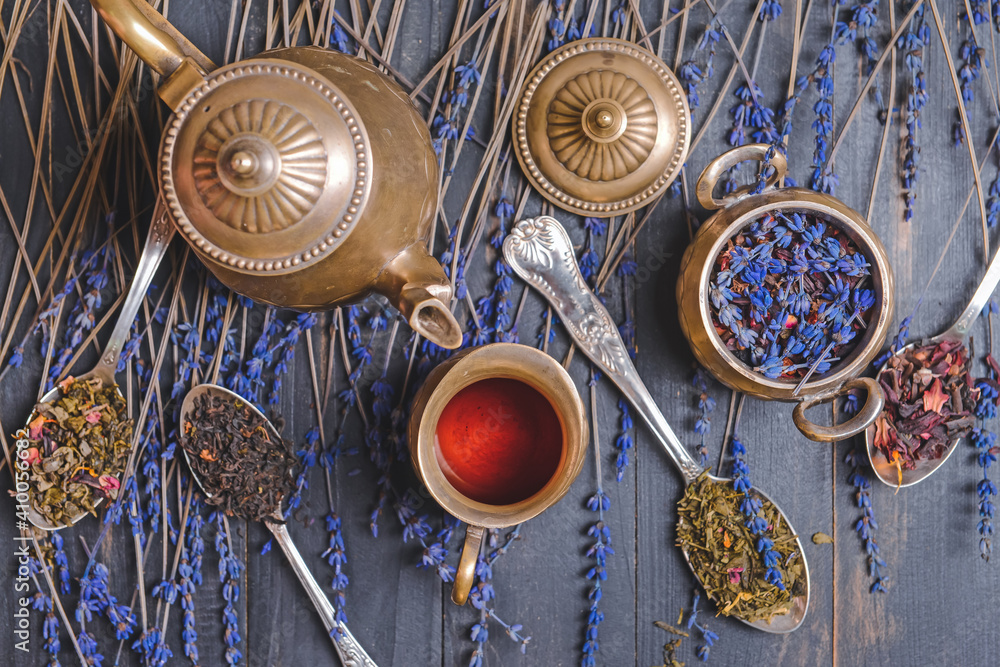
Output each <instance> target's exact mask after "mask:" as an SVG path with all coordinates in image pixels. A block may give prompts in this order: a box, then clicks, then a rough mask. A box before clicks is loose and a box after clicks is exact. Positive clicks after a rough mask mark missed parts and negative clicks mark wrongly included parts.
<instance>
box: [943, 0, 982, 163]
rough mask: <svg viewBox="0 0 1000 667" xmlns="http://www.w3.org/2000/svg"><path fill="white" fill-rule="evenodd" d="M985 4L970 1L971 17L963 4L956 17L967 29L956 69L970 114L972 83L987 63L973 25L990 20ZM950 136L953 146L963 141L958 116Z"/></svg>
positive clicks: (972, 97)
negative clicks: (959, 62)
mask: <svg viewBox="0 0 1000 667" xmlns="http://www.w3.org/2000/svg"><path fill="white" fill-rule="evenodd" d="M985 4H986V3H984V2H970V4H969V7H970V8H971V10H972V17H971V19H970V17H969V14H968V12H966V10H965V7H964V6H963V7H961V8H960V9H959V12H958V19H959V21H961V22H964V23H965V27H966V31H967V32H966V39H965V41H963V42H962V45H961V46H960V47H959V51H958V55H959V58H960V59H961V61H962V66H961V67H960V68H959V69H958V78H959V80H960V82H961V86H960V87H961V92H962V101H963V102H964V103H965V105H966V113H967V114H971V112H972V108H971V107H970V106H969V105H970V104H971V103H972V101H973V100H974V99H975V97H976V94H975V90H974V88H973V85H974V84H975V82H976V80H977V79H979V76H980V74H981V72H982V70H983V68H984V67H985V66H986V65H987V63H986V49H985V48H983V47H982V46H980V45H979V43H978V40H977V39H976V30H975V26H977V25H981V24H983V23H986V22H987V21H989V20H990V19H989V13H988V10H987V9H986V8H985V7H984V6H983V5H985ZM952 137H953V139H954V145H955V146H959V145H961V144H962V142H963V141H965V129H964V128H963V127H962V121H961V119H960V118H956V119H955V123H954V125H953V126H952Z"/></svg>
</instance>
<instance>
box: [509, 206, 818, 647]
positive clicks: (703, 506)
mask: <svg viewBox="0 0 1000 667" xmlns="http://www.w3.org/2000/svg"><path fill="white" fill-rule="evenodd" d="M503 253H504V258H506V260H507V263H508V264H510V265H511V267H513V269H514V271H515V272H516V273H517V274H518V275H519V276H520V277H521V278H523V279H524V280H525V281H526V282H527V283H528V284H529V285H531V286H532V287H534V288H535V289H537V290H538V291H539V292H541V293H542V295H543V296H545V298H546V299H548V301H549V303H550V304H551V305H552V308H553V309H554V310H555V311H556V314H557V315H558V316H559V319H560V320H561V321H562V323H563V324H564V325H565V326H566V330H567V331H568V332H569V335H570V336H571V337H572V339H573V341H574V342H575V343H576V345H577V347H579V349H580V350H581V351H582V352H583V353H584V354H585V355H587V356H588V357H589V358H590V360H591V361H592V362H593V363H594V364H595V365H596V366H597V367H598V368H600V369H601V370H602V371H603V372H604V374H605V375H607V377H608V378H610V379H611V381H613V382H614V383H615V384H616V385H618V387H619V389H621V391H622V393H623V394H624V395H625V397H626V398H627V399H628V400H629V401H630V402H631V403H632V404H633V405H634V406H635V408H636V410H638V412H639V415H640V416H641V417H642V419H643V421H644V422H645V423H646V425H647V426H648V427H649V430H650V431H651V432H652V433H653V435H654V436H656V438H657V440H659V442H660V444H661V445H662V446H663V448H664V449H665V450H666V452H667V454H668V455H669V457H670V460H671V461H673V463H674V465H675V466H677V469H678V470H680V472H681V474H682V475H683V476H684V481H685V486H686V488H685V491H684V497H683V498H682V499H681V501H680V502H679V503H678V505H677V511H678V526H677V533H678V543H679V546H680V547H681V550H682V552H683V554H684V559H685V560H686V561H687V563H688V566H689V567H690V568H691V570H692V572H694V575H695V577H696V578H697V579H698V581H699V583H701V585H702V587H703V588H704V589H705V591H706V592H707V593H708V595H709V597H711V598H712V600H713V601H714V602H715V604H716V607H717V608H718V610H719V612H720V613H721V614H724V615H727V616H734V617H735V618H738V619H739V620H741V621H743V622H744V623H747V624H748V625H750V626H752V627H754V628H757V629H759V630H763V631H765V632H774V633H785V632H791V631H793V630H795V629H796V628H798V627H799V626H800V625H801V624H802V621H803V619H804V618H805V616H806V611H807V609H808V607H809V568H808V565H807V564H806V558H805V553H804V552H803V549H802V543H801V542H800V541H799V539H798V537H797V536H796V534H795V530H794V529H793V528H792V526H791V523H790V522H789V521H788V517H787V516H785V514H784V512H782V511H781V509H780V508H779V507H778V506H777V505H776V504H774V503H773V502H772V501H771V500H770V499H769V498H768V497H767V496H765V495H764V494H763V493H761V492H760V491H758V490H756V489H748V488H741V489H734V486H733V480H728V479H723V478H721V477H716V476H714V475H710V474H708V472H707V471H704V470H702V468H701V466H699V465H698V462H697V461H695V460H694V458H692V457H691V455H690V454H689V453H688V451H687V449H686V448H685V447H684V445H683V444H682V443H681V441H680V440H679V439H678V438H677V436H676V435H675V434H674V432H673V430H672V429H671V428H670V425H669V424H668V423H667V420H666V419H664V417H663V414H662V413H661V412H660V409H659V408H658V407H657V406H656V403H655V401H654V400H653V397H652V396H651V395H650V393H649V391H648V390H647V389H646V387H645V385H644V384H643V382H642V379H641V378H640V377H639V373H638V372H637V371H636V369H635V366H634V365H633V364H632V360H631V359H630V358H629V354H628V350H627V349H626V347H625V343H624V342H623V341H622V339H621V335H620V334H619V332H618V328H617V327H616V326H615V323H614V320H612V318H611V315H610V314H609V313H608V311H607V309H606V308H605V307H604V305H603V304H602V303H601V302H600V300H599V299H598V298H597V296H596V295H595V294H594V293H593V292H592V291H591V290H590V288H589V287H588V286H587V283H586V282H585V281H584V279H583V276H582V275H581V274H580V268H579V266H578V265H577V262H576V258H575V256H574V253H573V245H572V242H571V241H570V238H569V235H568V234H567V233H566V230H565V229H563V227H562V225H560V224H559V222H558V221H556V220H555V219H554V218H551V217H548V216H542V217H538V218H533V219H528V220H522V221H520V222H518V223H517V224H516V225H515V226H514V228H513V229H512V230H511V232H510V234H509V235H508V236H507V239H506V240H505V241H504V244H503ZM744 492H745V493H744ZM758 552H760V553H758Z"/></svg>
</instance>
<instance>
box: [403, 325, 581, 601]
mask: <svg viewBox="0 0 1000 667" xmlns="http://www.w3.org/2000/svg"><path fill="white" fill-rule="evenodd" d="M588 437H589V436H588V429H587V420H586V415H585V413H584V409H583V401H582V400H581V399H580V394H579V392H578V391H577V389H576V385H575V384H574V383H573V380H572V379H571V378H570V376H569V374H568V373H567V372H566V370H565V369H564V368H563V367H562V366H561V365H559V363H558V362H556V361H555V360H554V359H553V358H552V357H550V356H548V355H547V354H545V353H543V352H541V351H539V350H536V349H535V348H533V347H528V346H525V345H516V344H512V343H494V344H492V345H486V346H483V347H479V348H475V349H472V350H468V351H465V352H462V353H459V354H457V355H455V356H453V357H451V358H450V359H448V360H447V361H446V362H444V363H443V364H441V365H440V366H438V367H437V368H435V369H434V370H433V371H431V373H430V375H429V376H428V378H427V381H426V382H425V383H424V385H423V387H421V389H420V391H419V392H418V393H417V396H416V398H415V399H414V403H413V410H412V412H411V415H410V423H409V446H410V453H411V458H412V460H413V465H414V467H415V468H416V470H417V474H418V475H420V478H421V479H422V480H423V482H424V484H425V485H426V486H427V489H428V491H429V492H430V494H431V496H432V497H433V498H434V499H435V500H436V501H437V502H438V503H439V504H440V505H441V507H443V508H444V509H445V510H446V511H448V512H449V513H451V514H452V515H453V516H455V517H457V518H459V519H461V520H462V521H465V522H466V523H467V524H469V526H468V530H467V532H466V537H465V546H464V548H463V550H462V557H461V559H460V561H459V565H458V570H457V572H456V575H455V585H454V588H453V589H452V600H453V601H454V602H455V603H456V604H465V601H466V600H467V599H468V596H469V591H470V590H471V589H472V582H473V575H474V572H475V565H476V560H477V557H478V555H479V551H480V548H481V546H482V540H483V533H484V530H485V529H486V528H505V527H508V526H513V525H516V524H519V523H522V522H524V521H527V520H528V519H531V518H533V517H535V516H537V515H538V514H540V513H541V512H543V511H545V510H546V509H548V508H549V507H551V506H552V505H554V504H555V503H556V502H557V501H559V499H560V498H562V497H563V496H564V495H566V492H567V491H569V488H570V486H571V485H572V483H573V481H574V480H575V479H576V477H577V475H579V473H580V469H581V468H582V467H583V460H584V456H585V454H586V450H587V441H588Z"/></svg>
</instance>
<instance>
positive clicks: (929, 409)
mask: <svg viewBox="0 0 1000 667" xmlns="http://www.w3.org/2000/svg"><path fill="white" fill-rule="evenodd" d="M998 284H1000V250H998V251H997V252H996V254H994V255H993V259H992V260H991V261H990V265H989V267H987V269H986V275H984V276H983V279H982V281H981V282H980V283H979V286H978V287H977V288H976V291H975V293H974V294H973V295H972V299H971V300H970V301H969V305H968V306H966V307H965V310H963V311H962V314H961V315H959V316H958V319H957V320H955V323H954V324H952V325H951V326H950V327H948V328H947V329H946V330H945V331H943V332H942V333H939V334H938V335H937V336H934V337H933V338H930V339H928V340H925V341H922V342H920V343H919V344H918V343H911V344H910V345H907V346H905V347H903V348H902V349H900V350H899V351H898V352H896V353H895V354H893V355H892V356H890V357H889V359H888V360H887V361H886V362H885V364H883V366H882V367H881V368H880V369H879V372H878V376H877V377H878V381H879V383H880V384H881V385H882V389H883V391H884V392H885V394H886V397H885V408H883V410H882V413H881V414H880V415H879V416H878V418H876V420H875V423H874V424H872V425H871V426H869V427H868V429H867V430H866V431H865V445H866V447H865V448H866V449H867V450H868V460H869V461H870V462H871V465H872V469H874V471H875V476H876V477H878V478H879V480H880V481H882V482H883V483H885V484H888V485H889V486H894V487H896V488H897V489H899V488H901V487H904V486H913V485H914V484H917V483H919V482H922V481H923V480H925V479H927V477H929V476H930V475H931V474H932V473H933V472H934V471H935V470H937V469H938V468H940V467H941V466H942V465H944V462H945V461H947V460H948V458H949V457H950V456H951V455H952V453H953V452H954V451H955V449H956V447H957V445H958V443H959V442H960V441H961V439H962V437H963V436H964V435H965V434H966V433H968V432H969V429H970V428H972V426H973V425H974V422H975V418H974V417H973V416H972V414H971V413H972V410H973V409H974V407H975V398H976V390H975V389H973V388H972V382H971V376H970V375H969V367H970V364H971V355H970V354H969V349H968V347H967V344H968V342H969V329H970V328H971V327H972V325H973V323H974V322H975V321H976V318H977V317H979V314H980V313H982V312H983V308H985V307H986V304H987V303H989V300H990V297H991V296H992V295H993V292H994V290H996V288H997V285H998Z"/></svg>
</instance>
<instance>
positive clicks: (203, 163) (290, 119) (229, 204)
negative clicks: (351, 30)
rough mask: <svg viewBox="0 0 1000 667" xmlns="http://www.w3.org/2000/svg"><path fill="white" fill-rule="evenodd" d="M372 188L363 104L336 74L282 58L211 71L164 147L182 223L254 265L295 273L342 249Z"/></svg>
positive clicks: (250, 269)
mask: <svg viewBox="0 0 1000 667" xmlns="http://www.w3.org/2000/svg"><path fill="white" fill-rule="evenodd" d="M370 185H371V154H370V150H369V143H368V135H367V133H366V132H365V128H364V126H363V125H362V123H361V119H360V118H358V115H357V113H356V112H355V110H354V108H353V107H352V106H351V104H350V103H349V102H348V101H347V99H345V98H344V96H343V95H342V94H341V93H340V92H339V91H338V90H337V89H336V88H334V87H333V86H332V85H331V84H330V82H329V81H327V80H326V79H323V78H321V77H317V76H316V75H315V74H314V73H312V72H311V71H310V70H308V69H306V68H303V67H301V66H298V65H295V64H293V63H290V62H287V61H283V60H269V59H258V60H250V61H246V62H243V63H237V64H235V65H230V66H228V67H224V68H221V69H219V70H216V71H215V72H212V74H211V75H210V76H209V78H208V79H207V80H206V81H205V83H204V84H202V85H200V86H199V87H197V88H196V89H194V90H193V91H192V92H191V93H189V94H188V97H187V99H186V100H185V101H184V103H183V104H182V105H181V107H180V108H179V109H178V110H177V111H176V112H175V113H174V115H173V117H172V118H171V120H170V122H169V124H168V126H167V128H166V130H165V132H164V135H163V142H162V144H161V146H160V186H161V189H162V192H163V195H164V199H165V200H166V203H167V206H168V207H169V209H170V212H171V214H172V216H173V218H174V220H175V221H176V223H177V226H178V227H179V228H180V230H181V232H183V233H184V234H185V235H186V236H187V238H188V240H189V241H190V242H191V243H192V244H194V245H195V246H196V247H197V248H198V249H199V250H200V251H201V252H203V253H204V254H206V255H208V256H209V257H211V258H212V259H214V260H215V261H217V262H219V263H221V264H225V265H227V266H229V267H230V268H232V269H235V270H237V271H242V272H245V273H263V274H274V273H285V272H289V271H294V270H298V269H301V268H303V267H304V266H306V265H308V264H310V263H312V262H315V261H317V260H319V259H322V258H323V257H325V256H326V255H328V254H330V253H331V252H333V251H334V250H335V249H336V248H337V246H338V245H339V244H340V243H341V242H342V241H343V240H344V239H345V238H347V236H348V234H350V233H351V230H352V229H353V228H354V226H355V225H356V223H357V220H358V218H359V217H360V216H361V213H362V211H363V209H364V206H365V202H366V200H367V197H368V193H369V190H370Z"/></svg>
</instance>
